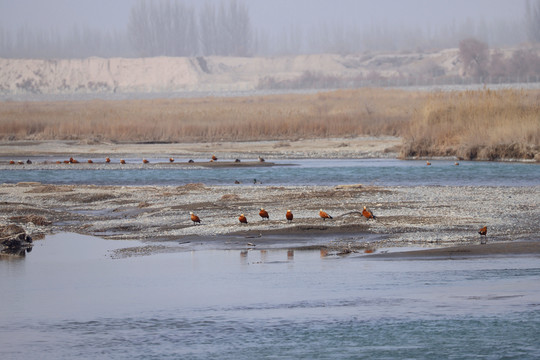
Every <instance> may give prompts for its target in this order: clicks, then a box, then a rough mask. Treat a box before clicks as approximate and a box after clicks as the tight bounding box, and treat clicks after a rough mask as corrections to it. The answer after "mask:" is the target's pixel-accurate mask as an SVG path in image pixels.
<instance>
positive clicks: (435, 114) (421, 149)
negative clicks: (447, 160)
mask: <svg viewBox="0 0 540 360" xmlns="http://www.w3.org/2000/svg"><path fill="white" fill-rule="evenodd" d="M403 137H404V140H405V142H404V146H403V148H402V152H401V154H402V156H403V157H412V156H425V157H427V156H457V157H459V158H462V159H470V160H472V159H487V160H496V159H511V158H516V159H533V158H535V157H536V158H537V160H538V159H539V157H540V92H539V91H532V90H531V91H524V90H499V91H492V90H481V91H464V92H440V93H433V94H430V95H429V96H428V98H427V99H426V101H425V103H424V105H423V107H422V108H420V109H419V111H417V112H415V114H414V116H413V117H412V118H411V121H410V126H409V127H408V129H407V131H406V132H405V133H404V134H403Z"/></svg>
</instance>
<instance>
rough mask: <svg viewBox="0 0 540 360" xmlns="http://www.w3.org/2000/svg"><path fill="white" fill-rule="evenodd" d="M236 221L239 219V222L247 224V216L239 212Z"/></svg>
mask: <svg viewBox="0 0 540 360" xmlns="http://www.w3.org/2000/svg"><path fill="white" fill-rule="evenodd" d="M238 221H240V223H241V224H247V223H248V221H247V218H246V217H245V215H244V214H240V216H239V217H238Z"/></svg>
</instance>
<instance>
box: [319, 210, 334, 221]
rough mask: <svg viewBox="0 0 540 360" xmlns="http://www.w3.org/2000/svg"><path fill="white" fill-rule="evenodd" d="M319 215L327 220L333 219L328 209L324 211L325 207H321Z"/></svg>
mask: <svg viewBox="0 0 540 360" xmlns="http://www.w3.org/2000/svg"><path fill="white" fill-rule="evenodd" d="M319 216H320V217H321V218H322V219H323V220H326V219H333V217H331V216H330V215H328V213H327V212H326V211H323V209H320V210H319Z"/></svg>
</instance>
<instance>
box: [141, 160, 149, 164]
mask: <svg viewBox="0 0 540 360" xmlns="http://www.w3.org/2000/svg"><path fill="white" fill-rule="evenodd" d="M142 162H143V163H144V164H148V163H149V162H150V161H148V160H146V159H142Z"/></svg>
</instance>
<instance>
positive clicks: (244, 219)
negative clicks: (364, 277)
mask: <svg viewBox="0 0 540 360" xmlns="http://www.w3.org/2000/svg"><path fill="white" fill-rule="evenodd" d="M189 215H190V217H191V221H192V222H193V224H194V225H198V224H200V223H201V218H200V217H199V216H198V215H196V214H195V213H194V212H193V211H190V212H189ZM362 215H363V216H364V217H365V218H366V220H371V219H372V220H375V219H377V217H376V216H375V215H373V212H372V211H371V210H370V209H368V208H367V207H366V206H364V209H363V210H362ZM259 216H260V217H261V220H262V221H264V220H270V215H269V214H268V211H266V210H265V209H264V208H260V209H259ZM319 217H320V218H321V219H323V221H324V220H326V219H333V217H332V216H331V215H330V214H328V213H327V212H326V211H324V210H323V209H320V210H319ZM285 219H287V222H288V223H291V222H292V221H293V219H294V215H293V213H292V211H291V210H287V212H286V213H285ZM238 221H239V222H240V224H247V223H248V219H247V217H246V215H245V214H240V216H239V217H238ZM478 233H479V234H480V237H482V236H484V238H483V239H481V241H480V244H487V226H484V227H483V228H481V229H480V230H479V231H478Z"/></svg>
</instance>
